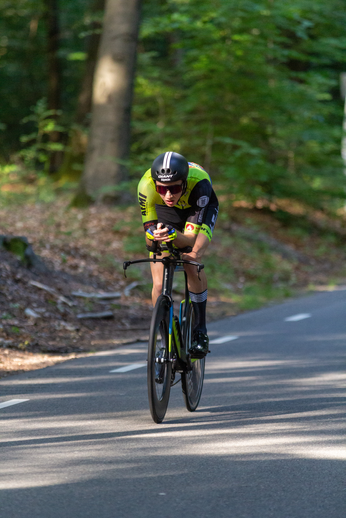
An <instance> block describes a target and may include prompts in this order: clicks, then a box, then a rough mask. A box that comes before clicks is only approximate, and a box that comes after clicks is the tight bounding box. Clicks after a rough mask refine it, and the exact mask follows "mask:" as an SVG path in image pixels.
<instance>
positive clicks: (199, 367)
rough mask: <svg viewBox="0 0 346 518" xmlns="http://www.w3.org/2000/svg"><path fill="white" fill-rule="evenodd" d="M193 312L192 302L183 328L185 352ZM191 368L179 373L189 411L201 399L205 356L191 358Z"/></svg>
mask: <svg viewBox="0 0 346 518" xmlns="http://www.w3.org/2000/svg"><path fill="white" fill-rule="evenodd" d="M194 320H195V319H194V312H193V307H192V304H191V303H190V307H189V310H188V317H187V320H186V327H185V330H184V341H185V346H186V352H187V351H188V350H189V348H190V347H191V342H192V331H193V327H194ZM191 365H192V370H190V371H187V372H183V373H182V375H181V383H182V389H183V396H184V400H185V405H186V408H187V410H188V411H189V412H194V411H195V410H196V408H197V407H198V404H199V401H200V399H201V395H202V390H203V381H204V368H205V358H201V359H199V360H195V359H193V360H191Z"/></svg>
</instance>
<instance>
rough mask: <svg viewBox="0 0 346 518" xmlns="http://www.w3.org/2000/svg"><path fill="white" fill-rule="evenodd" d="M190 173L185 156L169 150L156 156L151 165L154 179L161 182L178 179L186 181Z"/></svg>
mask: <svg viewBox="0 0 346 518" xmlns="http://www.w3.org/2000/svg"><path fill="white" fill-rule="evenodd" d="M188 174H189V164H188V161H187V160H186V158H185V157H183V156H182V155H179V153H174V151H167V153H162V155H159V156H158V157H156V158H155V160H154V162H153V165H152V166H151V176H152V178H153V180H158V181H159V182H175V181H176V180H183V181H186V179H187V175H188Z"/></svg>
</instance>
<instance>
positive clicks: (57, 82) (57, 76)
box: [44, 0, 63, 173]
mask: <svg viewBox="0 0 346 518" xmlns="http://www.w3.org/2000/svg"><path fill="white" fill-rule="evenodd" d="M44 8H45V11H44V17H45V21H46V27H47V61H48V92H47V98H48V103H47V104H48V106H47V107H48V110H54V111H57V110H60V108H61V65H60V60H59V57H58V51H59V39H60V24H59V8H58V0H44ZM53 117H55V118H56V115H55V116H54V115H53ZM61 136H62V135H61V133H60V132H59V131H52V132H51V133H50V135H49V141H50V142H52V143H58V142H60V141H61ZM62 157H63V155H62V152H61V151H55V152H53V153H52V154H51V156H50V161H49V168H48V169H49V173H55V172H56V171H57V170H58V169H59V166H60V165H61V162H62Z"/></svg>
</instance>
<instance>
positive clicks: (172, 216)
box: [138, 162, 218, 239]
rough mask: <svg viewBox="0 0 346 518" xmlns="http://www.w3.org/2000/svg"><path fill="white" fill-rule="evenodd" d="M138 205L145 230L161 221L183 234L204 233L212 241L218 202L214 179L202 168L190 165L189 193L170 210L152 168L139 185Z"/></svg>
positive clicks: (187, 187) (187, 188) (190, 163)
mask: <svg viewBox="0 0 346 518" xmlns="http://www.w3.org/2000/svg"><path fill="white" fill-rule="evenodd" d="M138 202H139V205H140V208H141V212H142V221H143V225H144V228H145V229H147V228H148V227H150V226H151V225H154V224H156V223H157V222H158V221H160V222H162V223H165V224H170V225H172V226H174V227H175V228H176V229H177V230H179V231H180V232H189V233H193V234H198V233H199V232H200V231H201V232H202V233H203V234H206V235H207V236H208V238H209V239H211V236H212V233H213V229H214V225H215V222H216V218H217V213H218V201H217V197H216V195H215V193H214V191H213V187H212V183H211V179H210V176H209V174H208V173H207V172H206V171H205V170H204V169H203V168H202V167H201V166H200V165H198V164H195V163H193V162H189V174H188V177H187V186H186V190H185V192H184V194H183V195H182V196H181V197H180V199H179V201H178V203H177V205H175V206H174V207H168V206H167V205H166V204H165V203H164V201H163V200H162V198H161V197H160V195H159V194H158V193H157V192H156V189H155V182H154V180H153V179H152V176H151V170H150V169H149V170H148V171H147V172H146V173H145V174H144V176H143V177H142V179H141V180H140V182H139V184H138Z"/></svg>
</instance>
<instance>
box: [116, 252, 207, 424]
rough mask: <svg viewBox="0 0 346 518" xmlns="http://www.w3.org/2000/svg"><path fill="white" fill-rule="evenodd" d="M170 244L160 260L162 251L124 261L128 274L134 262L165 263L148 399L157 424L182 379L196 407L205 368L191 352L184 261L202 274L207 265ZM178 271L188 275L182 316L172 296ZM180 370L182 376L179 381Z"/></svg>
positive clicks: (152, 342) (189, 402) (151, 345)
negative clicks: (188, 257) (191, 259)
mask: <svg viewBox="0 0 346 518" xmlns="http://www.w3.org/2000/svg"><path fill="white" fill-rule="evenodd" d="M167 247H168V250H169V252H170V254H169V256H166V257H163V258H161V259H158V258H157V255H159V254H154V255H153V257H152V258H148V259H138V260H135V261H125V262H124V264H123V268H124V273H125V272H126V270H127V268H128V267H129V266H130V265H131V264H136V263H149V262H154V263H155V262H161V263H162V264H163V285H162V293H161V295H160V296H159V298H158V299H157V302H156V304H155V308H154V310H153V314H152V319H151V325H150V333H149V343H148V366H147V384H148V398H149V408H150V413H151V416H152V418H153V420H154V422H155V423H162V421H163V419H164V417H165V414H166V411H167V407H168V402H169V396H170V390H171V386H173V385H176V384H177V383H179V382H180V381H181V383H182V392H183V396H184V401H185V406H186V408H187V410H188V411H189V412H193V411H195V410H196V408H197V407H198V404H199V401H200V398H201V395H202V389H203V380H204V370H205V358H204V357H203V358H199V359H197V358H196V359H195V358H193V359H192V358H191V357H190V354H189V352H188V351H189V348H190V347H191V341H192V331H193V326H194V312H193V306H192V303H191V300H190V297H189V290H188V286H187V275H186V272H185V270H184V268H183V266H184V264H191V265H193V266H196V267H197V272H198V273H199V272H200V271H201V270H202V269H203V268H204V265H203V264H200V263H197V262H195V261H189V260H186V259H181V257H180V253H181V252H182V250H180V251H179V250H177V249H173V247H172V245H171V243H167ZM188 251H191V249H190V250H187V249H185V250H184V252H185V253H186V252H188ZM160 255H161V254H160ZM177 271H183V272H184V277H185V290H184V299H183V300H182V301H181V302H180V306H179V317H178V316H177V315H175V314H174V305H173V297H172V290H173V278H174V274H175V272H177ZM125 275H126V274H125ZM177 373H179V374H180V375H181V377H180V379H179V380H178V381H176V382H175V375H176V374H177Z"/></svg>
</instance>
